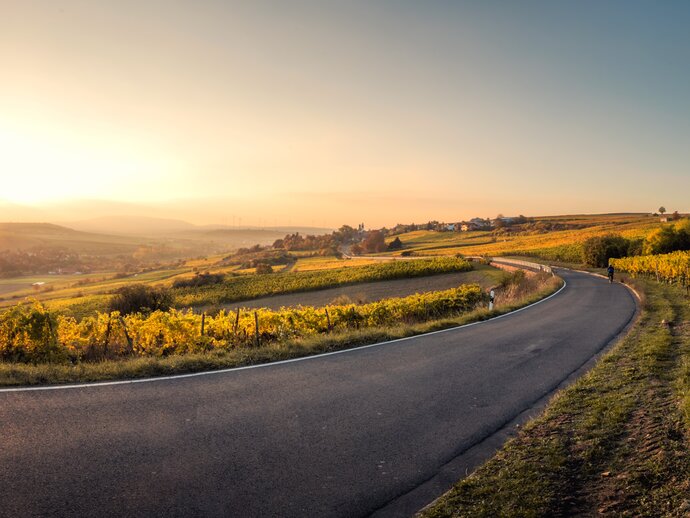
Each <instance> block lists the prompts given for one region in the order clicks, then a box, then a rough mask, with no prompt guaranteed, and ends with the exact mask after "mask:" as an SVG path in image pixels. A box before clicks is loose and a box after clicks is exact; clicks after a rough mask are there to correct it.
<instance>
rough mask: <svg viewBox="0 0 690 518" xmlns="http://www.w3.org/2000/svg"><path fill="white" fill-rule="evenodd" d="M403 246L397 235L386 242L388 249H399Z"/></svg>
mask: <svg viewBox="0 0 690 518" xmlns="http://www.w3.org/2000/svg"><path fill="white" fill-rule="evenodd" d="M402 247H403V244H402V241H400V238H399V237H396V238H395V239H394V240H393V241H391V242H390V243H389V244H388V250H400V249H401V248H402Z"/></svg>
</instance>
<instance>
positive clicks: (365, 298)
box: [222, 265, 501, 309]
mask: <svg viewBox="0 0 690 518" xmlns="http://www.w3.org/2000/svg"><path fill="white" fill-rule="evenodd" d="M500 275H501V273H500V271H499V270H496V269H494V268H490V267H488V266H483V265H478V266H475V269H474V270H473V271H471V272H459V273H447V274H441V275H432V276H429V277H416V278H412V279H395V280H391V281H380V282H368V283H363V284H354V285H350V286H340V287H336V288H328V289H325V290H318V291H308V292H302V293H289V294H286V295H275V296H273V297H261V298H258V299H254V300H248V301H241V302H231V303H228V304H223V305H222V307H224V308H228V309H234V308H237V307H244V308H269V309H280V308H281V307H290V306H299V305H302V306H325V305H326V304H330V303H331V302H333V300H334V299H337V298H342V299H345V297H347V298H349V299H350V300H352V302H373V301H376V300H381V299H385V298H390V297H406V296H408V295H412V294H414V293H422V292H426V291H438V290H447V289H450V288H456V287H457V286H459V285H460V284H473V283H477V284H479V285H480V286H481V287H482V288H488V287H490V286H493V285H495V283H496V281H497V279H498V278H499V276H500ZM346 300H347V299H345V301H346Z"/></svg>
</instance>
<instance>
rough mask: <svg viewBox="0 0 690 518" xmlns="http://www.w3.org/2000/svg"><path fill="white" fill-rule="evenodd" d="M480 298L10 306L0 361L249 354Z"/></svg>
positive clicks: (427, 314)
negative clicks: (73, 308)
mask: <svg viewBox="0 0 690 518" xmlns="http://www.w3.org/2000/svg"><path fill="white" fill-rule="evenodd" d="M481 298H482V293H481V289H480V287H479V286H478V285H476V284H471V285H461V286H459V287H458V288H453V289H450V290H445V291H437V292H429V293H422V294H415V295H411V296H409V297H403V298H391V299H384V300H381V301H378V302H372V303H369V304H363V305H355V304H345V305H330V306H326V307H324V308H315V307H311V306H302V307H298V308H282V309H280V310H278V311H273V310H269V309H259V310H256V311H250V310H242V309H241V310H239V311H238V312H227V311H220V312H219V313H218V314H216V315H213V316H211V315H200V314H197V313H194V312H193V311H192V310H186V311H181V310H175V309H172V310H170V311H155V312H153V313H151V314H148V315H145V314H141V313H136V314H132V315H125V316H122V315H120V314H119V313H118V312H112V313H97V314H96V315H93V316H89V317H86V318H83V319H82V320H79V321H78V320H76V319H75V318H73V317H69V316H62V315H60V316H55V315H52V314H50V313H49V312H48V311H47V310H46V309H45V307H43V306H42V305H40V304H35V305H33V306H29V307H27V306H16V307H14V308H12V309H11V310H9V311H7V312H5V313H3V314H1V315H0V358H2V359H5V360H10V361H65V360H66V359H68V358H71V359H72V360H73V361H97V360H101V359H104V358H117V357H123V356H132V355H135V356H168V355H174V354H185V353H192V352H203V351H209V350H213V349H230V348H237V347H251V346H252V345H254V343H255V341H256V339H257V338H258V340H259V341H260V343H262V344H265V343H268V342H276V341H281V340H285V339H289V338H296V337H307V336H311V335H315V334H318V333H325V332H329V331H331V330H347V329H358V328H366V327H376V326H387V325H392V324H396V323H401V322H404V323H413V322H419V321H423V320H428V319H431V318H441V317H445V316H450V315H455V314H459V313H462V312H466V311H469V310H471V309H473V308H474V307H475V306H476V305H477V303H479V302H480V300H481ZM257 319H258V322H259V327H258V333H257V328H256V321H257ZM202 328H203V331H202ZM257 335H258V336H257ZM36 351H39V352H40V354H37V353H36ZM49 353H50V354H49Z"/></svg>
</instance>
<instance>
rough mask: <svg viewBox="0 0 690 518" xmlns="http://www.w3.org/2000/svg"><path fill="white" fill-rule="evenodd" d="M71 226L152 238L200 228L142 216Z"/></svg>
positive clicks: (70, 224)
mask: <svg viewBox="0 0 690 518" xmlns="http://www.w3.org/2000/svg"><path fill="white" fill-rule="evenodd" d="M69 226H70V227H72V228H75V229H77V230H83V231H86V232H99V233H107V234H124V235H129V236H151V237H155V236H158V235H160V234H172V233H177V232H185V231H188V230H193V229H196V228H198V227H197V226H196V225H192V224H191V223H188V222H187V221H182V220H179V219H167V218H153V217H142V216H126V215H121V216H102V217H99V218H91V219H85V220H81V221H74V222H70V223H69Z"/></svg>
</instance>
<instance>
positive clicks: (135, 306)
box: [108, 284, 173, 315]
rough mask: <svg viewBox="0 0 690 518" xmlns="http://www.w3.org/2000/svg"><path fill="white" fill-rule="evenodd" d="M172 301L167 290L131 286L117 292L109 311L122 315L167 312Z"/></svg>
mask: <svg viewBox="0 0 690 518" xmlns="http://www.w3.org/2000/svg"><path fill="white" fill-rule="evenodd" d="M172 301H173V298H172V295H171V294H170V292H169V291H168V290H166V289H163V288H154V287H152V286H145V285H143V284H130V285H128V286H123V287H122V288H120V289H119V290H117V292H116V294H115V296H114V297H113V298H112V299H111V300H110V304H109V305H108V311H119V312H120V314H122V315H129V314H131V313H151V312H153V311H157V310H161V311H167V310H168V309H170V307H171V306H172Z"/></svg>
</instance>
